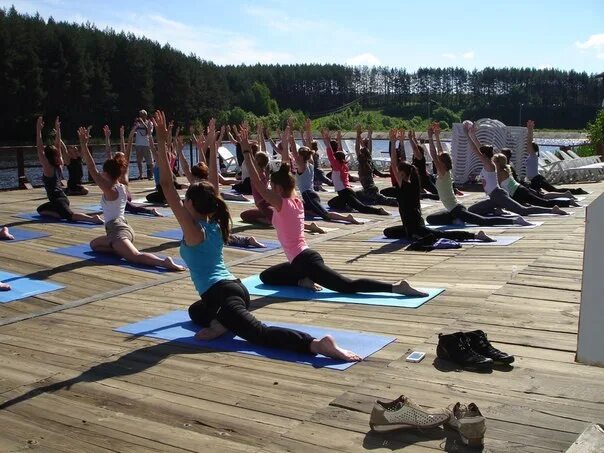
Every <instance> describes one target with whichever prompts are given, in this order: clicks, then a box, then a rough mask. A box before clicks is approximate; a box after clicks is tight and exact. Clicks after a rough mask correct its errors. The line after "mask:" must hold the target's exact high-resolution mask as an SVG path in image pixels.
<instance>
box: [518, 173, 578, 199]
mask: <svg viewBox="0 0 604 453" xmlns="http://www.w3.org/2000/svg"><path fill="white" fill-rule="evenodd" d="M530 187H531V189H533V190H536V191H540V190H545V191H547V192H570V193H572V194H573V195H583V194H586V193H587V192H586V191H585V190H583V189H581V188H580V187H579V188H574V189H564V188H562V187H554V186H552V185H551V184H550V183H549V182H547V179H545V178H544V177H543V176H542V175H537V176H535V177H534V178H533V179H531V186H530Z"/></svg>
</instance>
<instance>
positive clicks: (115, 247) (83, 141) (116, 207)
mask: <svg viewBox="0 0 604 453" xmlns="http://www.w3.org/2000/svg"><path fill="white" fill-rule="evenodd" d="M78 137H79V138H80V147H81V149H82V157H83V158H84V160H85V161H86V166H87V167H88V172H89V173H90V176H92V179H94V182H95V183H96V184H97V185H98V186H99V188H100V189H101V190H102V191H103V195H102V196H101V206H102V208H103V215H104V217H105V232H106V234H105V235H104V236H100V237H98V238H95V239H93V240H92V241H91V242H90V248H91V249H92V250H94V251H95V252H104V253H113V254H115V255H118V256H119V257H121V258H123V259H125V260H126V261H130V262H132V263H137V264H144V265H146V266H150V267H162V268H165V269H168V270H171V271H183V270H185V268H184V267H183V266H179V265H178V264H176V263H175V262H174V261H173V260H172V258H170V257H166V258H160V257H158V256H156V255H153V254H151V253H145V252H139V251H138V249H137V248H136V247H135V246H134V230H133V229H132V227H131V226H130V225H128V222H127V221H126V218H125V216H124V210H125V209H126V202H127V201H128V194H127V192H126V189H125V187H124V186H123V185H122V184H120V183H119V182H118V180H119V178H120V176H121V174H122V168H121V164H120V162H118V161H117V160H116V159H114V158H112V159H107V160H106V161H105V163H104V164H103V172H102V173H99V171H98V170H97V168H96V164H95V162H94V160H93V158H92V155H91V154H90V150H89V149H88V140H89V138H90V136H89V135H88V130H87V129H86V128H83V127H80V128H79V129H78Z"/></svg>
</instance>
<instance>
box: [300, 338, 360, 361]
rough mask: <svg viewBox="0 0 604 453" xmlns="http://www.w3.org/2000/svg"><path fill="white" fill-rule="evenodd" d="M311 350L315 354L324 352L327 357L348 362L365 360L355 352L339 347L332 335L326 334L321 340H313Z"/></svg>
mask: <svg viewBox="0 0 604 453" xmlns="http://www.w3.org/2000/svg"><path fill="white" fill-rule="evenodd" d="M310 350H311V352H314V353H315V354H322V355H324V356H325V357H331V358H332V359H339V360H345V361H346V362H360V361H361V360H363V359H362V358H361V357H360V356H359V355H357V354H355V353H354V352H352V351H347V350H346V349H342V348H341V347H339V346H338V344H337V343H336V341H335V340H334V339H333V337H332V336H331V335H326V336H324V337H323V338H321V339H320V340H313V341H312V343H311V344H310Z"/></svg>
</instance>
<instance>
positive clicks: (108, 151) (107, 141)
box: [80, 124, 113, 159]
mask: <svg viewBox="0 0 604 453" xmlns="http://www.w3.org/2000/svg"><path fill="white" fill-rule="evenodd" d="M103 135H104V136H105V158H106V159H111V158H112V157H113V154H112V153H111V140H110V138H109V137H110V136H111V129H109V126H107V125H106V124H105V125H104V126H103ZM80 144H81V141H80Z"/></svg>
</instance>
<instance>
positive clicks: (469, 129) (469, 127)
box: [463, 121, 495, 171]
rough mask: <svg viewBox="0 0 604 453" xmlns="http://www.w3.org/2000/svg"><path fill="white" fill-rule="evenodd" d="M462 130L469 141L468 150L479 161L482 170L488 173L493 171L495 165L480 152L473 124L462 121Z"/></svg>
mask: <svg viewBox="0 0 604 453" xmlns="http://www.w3.org/2000/svg"><path fill="white" fill-rule="evenodd" d="M463 128H464V130H465V131H466V134H467V136H468V139H469V141H470V149H471V150H472V151H473V152H474V154H476V156H477V157H478V158H479V159H480V161H481V162H482V165H483V166H484V168H485V169H486V170H488V171H495V165H494V164H493V162H492V161H491V159H489V158H488V157H487V156H485V155H484V154H482V153H481V152H480V140H478V137H476V129H475V128H474V124H472V123H471V122H470V121H464V123H463Z"/></svg>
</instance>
